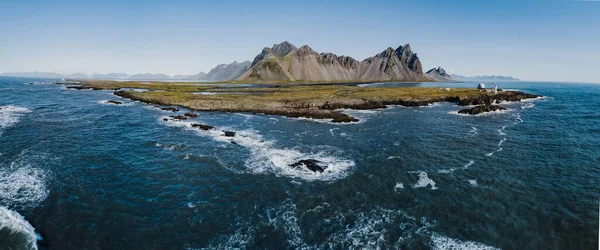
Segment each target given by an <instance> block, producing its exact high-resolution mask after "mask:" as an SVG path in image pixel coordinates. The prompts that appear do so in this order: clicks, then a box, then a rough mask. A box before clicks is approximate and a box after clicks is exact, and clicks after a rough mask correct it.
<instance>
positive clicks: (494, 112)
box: [448, 109, 515, 117]
mask: <svg viewBox="0 0 600 250" xmlns="http://www.w3.org/2000/svg"><path fill="white" fill-rule="evenodd" d="M513 111H515V110H514V109H505V110H496V111H490V112H483V113H480V114H476V115H470V114H460V113H458V110H457V111H449V112H448V114H451V115H458V116H465V117H481V116H490V115H501V114H506V113H510V112H513Z"/></svg>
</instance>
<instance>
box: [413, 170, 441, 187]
mask: <svg viewBox="0 0 600 250" xmlns="http://www.w3.org/2000/svg"><path fill="white" fill-rule="evenodd" d="M408 173H411V174H418V175H419V181H417V183H415V184H414V185H413V188H423V187H427V186H431V189H432V190H436V189H438V188H437V187H436V186H435V182H434V181H433V180H432V179H429V177H428V176H427V173H425V172H423V171H409V172H408Z"/></svg>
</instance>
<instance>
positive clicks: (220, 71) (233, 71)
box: [188, 61, 251, 81]
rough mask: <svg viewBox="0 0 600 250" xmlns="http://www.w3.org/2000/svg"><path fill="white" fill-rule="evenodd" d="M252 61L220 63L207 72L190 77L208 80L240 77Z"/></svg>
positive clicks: (227, 79) (191, 78) (226, 79)
mask: <svg viewBox="0 0 600 250" xmlns="http://www.w3.org/2000/svg"><path fill="white" fill-rule="evenodd" d="M250 65H251V63H250V61H245V62H241V63H238V62H235V61H234V62H232V63H230V64H219V65H217V67H215V68H214V69H212V70H210V71H209V72H208V74H207V73H204V72H200V73H199V74H196V75H193V76H191V77H189V78H188V79H190V80H208V81H229V80H233V79H236V78H238V77H239V76H241V75H242V74H243V73H244V72H246V71H247V70H248V69H249V68H250Z"/></svg>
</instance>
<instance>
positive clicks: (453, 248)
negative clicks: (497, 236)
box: [431, 233, 499, 250]
mask: <svg viewBox="0 0 600 250" xmlns="http://www.w3.org/2000/svg"><path fill="white" fill-rule="evenodd" d="M431 248H432V249H435V250H459V249H460V250H462V249H469V250H494V249H499V248H495V247H491V246H487V245H484V244H481V243H479V242H474V241H462V240H457V239H452V238H448V237H445V236H442V235H440V234H437V233H432V234H431Z"/></svg>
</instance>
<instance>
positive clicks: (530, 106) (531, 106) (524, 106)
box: [521, 102, 535, 109]
mask: <svg viewBox="0 0 600 250" xmlns="http://www.w3.org/2000/svg"><path fill="white" fill-rule="evenodd" d="M533 107H535V104H534V103H531V102H529V103H526V104H525V105H523V106H521V109H530V108H533Z"/></svg>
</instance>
